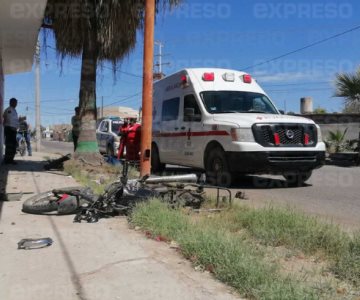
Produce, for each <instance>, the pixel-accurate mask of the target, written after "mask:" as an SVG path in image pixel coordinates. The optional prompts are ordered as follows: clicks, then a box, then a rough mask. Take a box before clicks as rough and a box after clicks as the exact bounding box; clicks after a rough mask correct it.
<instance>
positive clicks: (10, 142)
mask: <svg viewBox="0 0 360 300" xmlns="http://www.w3.org/2000/svg"><path fill="white" fill-rule="evenodd" d="M9 102H10V103H9V107H8V108H7V109H5V111H4V114H3V119H4V123H3V124H4V136H5V157H4V164H16V161H15V160H14V157H15V154H16V148H17V146H18V141H19V140H20V139H21V138H22V137H23V136H24V138H25V141H26V145H27V151H28V155H29V156H31V155H32V151H31V141H30V138H31V137H30V132H29V129H30V128H29V124H28V123H27V122H26V117H25V116H20V117H18V114H17V111H16V106H17V103H18V101H17V99H16V98H11V99H10V101H9Z"/></svg>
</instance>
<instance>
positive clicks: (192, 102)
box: [184, 94, 201, 122]
mask: <svg viewBox="0 0 360 300" xmlns="http://www.w3.org/2000/svg"><path fill="white" fill-rule="evenodd" d="M189 111H190V112H191V114H192V115H188V113H189ZM200 121H201V111H200V108H199V105H198V104H197V102H196V98H195V96H194V95H193V94H190V95H186V96H185V97H184V122H200Z"/></svg>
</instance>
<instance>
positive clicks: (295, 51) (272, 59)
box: [242, 25, 360, 70]
mask: <svg viewBox="0 0 360 300" xmlns="http://www.w3.org/2000/svg"><path fill="white" fill-rule="evenodd" d="M358 29H360V25H358V26H356V27H353V28H351V29H348V30H346V31H343V32H341V33H338V34H335V35H332V36H330V37H328V38H325V39H322V40H320V41H317V42H314V43H312V44H309V45H307V46H304V47H301V48H299V49H296V50H293V51H290V52H287V53H284V54H282V55H279V56H276V57H274V58H271V59H268V60H266V61H264V62H261V63H258V64H255V65H252V66H248V67H246V68H243V69H242V70H248V69H253V68H255V67H258V66H262V65H264V64H268V63H269V62H272V61H275V60H278V59H280V58H283V57H285V56H288V55H291V54H294V53H297V52H300V51H302V50H305V49H308V48H311V47H314V46H316V45H319V44H322V43H324V42H327V41H329V40H331V39H334V38H337V37H339V36H342V35H344V34H347V33H349V32H352V31H355V30H358Z"/></svg>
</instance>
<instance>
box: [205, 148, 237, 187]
mask: <svg viewBox="0 0 360 300" xmlns="http://www.w3.org/2000/svg"><path fill="white" fill-rule="evenodd" d="M206 157H207V158H206V166H205V167H206V170H205V171H206V180H207V182H208V184H210V185H216V186H222V187H230V186H231V184H232V181H233V176H232V174H231V173H230V171H229V166H228V163H227V160H226V157H225V152H224V150H222V149H221V148H220V147H216V148H212V149H210V150H209V152H208V153H207V156H206Z"/></svg>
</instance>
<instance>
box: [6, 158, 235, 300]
mask: <svg viewBox="0 0 360 300" xmlns="http://www.w3.org/2000/svg"><path fill="white" fill-rule="evenodd" d="M46 156H47V157H49V156H50V155H49V154H46V153H34V156H32V157H24V158H16V159H17V160H18V162H19V163H18V165H16V166H12V165H11V166H1V170H0V174H2V178H3V179H2V185H3V187H4V183H5V181H6V180H4V175H7V182H6V192H7V193H21V192H22V193H23V195H22V197H21V200H20V201H11V202H8V201H6V202H0V253H1V254H0V299H4V300H23V299H28V300H31V299H34V300H35V299H36V300H48V299H54V300H62V299H64V300H71V299H81V300H85V299H86V300H98V299H102V300H114V299H164V300H165V299H166V300H168V299H172V300H177V299H207V300H208V299H239V298H238V297H237V296H236V295H234V294H233V293H232V292H231V290H230V289H229V288H228V287H226V286H224V285H223V284H221V283H219V282H217V281H216V280H214V279H213V278H212V276H211V275H210V274H207V273H201V272H196V271H195V270H194V269H193V268H192V267H191V264H190V263H189V262H187V261H185V260H184V259H183V258H182V257H181V256H180V255H178V254H177V253H176V251H175V250H174V249H171V247H170V246H169V245H167V244H165V243H161V242H155V241H153V240H148V239H146V238H145V237H144V235H143V234H142V233H139V232H136V231H134V230H130V229H129V228H128V224H127V221H126V219H125V218H123V217H116V218H111V219H102V220H100V221H99V222H98V223H94V224H87V223H81V224H78V223H73V222H72V220H73V216H41V215H31V214H25V213H22V212H21V207H22V202H23V200H25V199H26V198H28V197H30V196H32V195H33V194H32V193H39V192H44V191H47V190H51V189H52V188H56V187H65V186H75V185H77V183H76V182H75V180H74V179H73V178H71V177H68V176H64V175H63V174H62V173H61V172H47V171H44V170H43V169H42V167H43V164H44V158H45V157H46ZM39 237H51V238H52V239H53V240H54V244H53V245H52V246H50V247H48V248H43V249H37V250H17V242H18V241H20V240H21V239H23V238H39Z"/></svg>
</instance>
